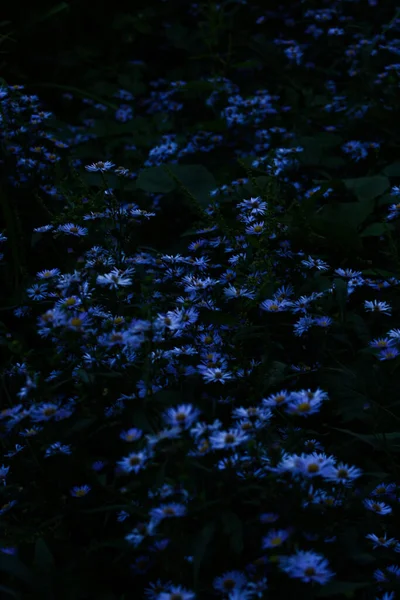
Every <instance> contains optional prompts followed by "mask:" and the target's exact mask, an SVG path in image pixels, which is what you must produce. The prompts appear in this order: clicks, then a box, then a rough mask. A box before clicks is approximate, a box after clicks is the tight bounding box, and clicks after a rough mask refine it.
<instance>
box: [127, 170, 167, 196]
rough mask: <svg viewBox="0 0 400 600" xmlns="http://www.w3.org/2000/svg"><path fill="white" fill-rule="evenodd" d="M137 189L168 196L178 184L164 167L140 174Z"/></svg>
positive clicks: (143, 171)
mask: <svg viewBox="0 0 400 600" xmlns="http://www.w3.org/2000/svg"><path fill="white" fill-rule="evenodd" d="M136 187H138V188H139V189H141V190H144V191H145V192H150V193H154V194H167V193H168V192H172V190H173V189H175V187H176V184H175V182H174V180H173V179H171V177H170V176H169V175H168V174H167V173H166V172H165V171H164V169H163V168H162V167H149V168H148V169H143V170H142V171H141V172H140V173H139V177H138V178H137V180H136Z"/></svg>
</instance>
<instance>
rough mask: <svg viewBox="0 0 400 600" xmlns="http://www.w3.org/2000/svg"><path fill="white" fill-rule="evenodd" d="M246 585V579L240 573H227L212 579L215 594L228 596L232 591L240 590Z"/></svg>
mask: <svg viewBox="0 0 400 600" xmlns="http://www.w3.org/2000/svg"><path fill="white" fill-rule="evenodd" d="M246 583H247V577H246V576H245V574H244V573H242V571H228V572H227V573H224V574H223V575H221V576H220V577H216V578H215V579H214V583H213V588H214V590H216V591H217V592H223V593H226V594H229V593H230V592H232V591H233V590H237V589H239V590H241V589H242V588H244V587H245V585H246Z"/></svg>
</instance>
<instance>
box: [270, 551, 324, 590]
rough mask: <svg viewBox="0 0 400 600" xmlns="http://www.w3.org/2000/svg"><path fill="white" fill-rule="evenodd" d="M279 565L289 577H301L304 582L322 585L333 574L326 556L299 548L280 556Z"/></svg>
mask: <svg viewBox="0 0 400 600" xmlns="http://www.w3.org/2000/svg"><path fill="white" fill-rule="evenodd" d="M279 567H280V568H281V569H282V571H285V573H287V574H288V575H289V577H293V578H296V579H301V580H302V581H304V582H305V583H310V582H314V581H315V582H317V583H319V584H321V585H324V584H325V583H327V582H328V581H329V580H330V579H331V578H332V577H333V576H334V573H333V572H332V571H331V570H330V569H329V566H328V561H327V560H326V558H324V557H323V556H321V555H320V554H316V553H315V552H312V551H311V552H304V551H302V550H299V551H298V552H297V553H296V554H294V555H292V556H280V557H279Z"/></svg>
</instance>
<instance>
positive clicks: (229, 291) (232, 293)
mask: <svg viewBox="0 0 400 600" xmlns="http://www.w3.org/2000/svg"><path fill="white" fill-rule="evenodd" d="M224 295H225V296H226V297H227V299H228V300H231V299H232V298H250V299H253V298H255V296H256V295H255V293H254V292H251V291H250V290H248V289H247V288H245V287H242V288H236V287H235V286H234V285H230V286H229V287H227V288H224Z"/></svg>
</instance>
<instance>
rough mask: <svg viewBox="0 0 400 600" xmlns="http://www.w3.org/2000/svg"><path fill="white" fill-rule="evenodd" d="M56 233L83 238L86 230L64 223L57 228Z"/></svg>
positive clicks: (86, 232)
mask: <svg viewBox="0 0 400 600" xmlns="http://www.w3.org/2000/svg"><path fill="white" fill-rule="evenodd" d="M56 231H59V232H61V233H66V234H67V235H73V236H75V237H83V236H85V235H87V234H88V230H87V229H86V228H85V227H80V226H79V225H74V224H73V223H66V224H65V225H60V226H59V227H57V229H56Z"/></svg>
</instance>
